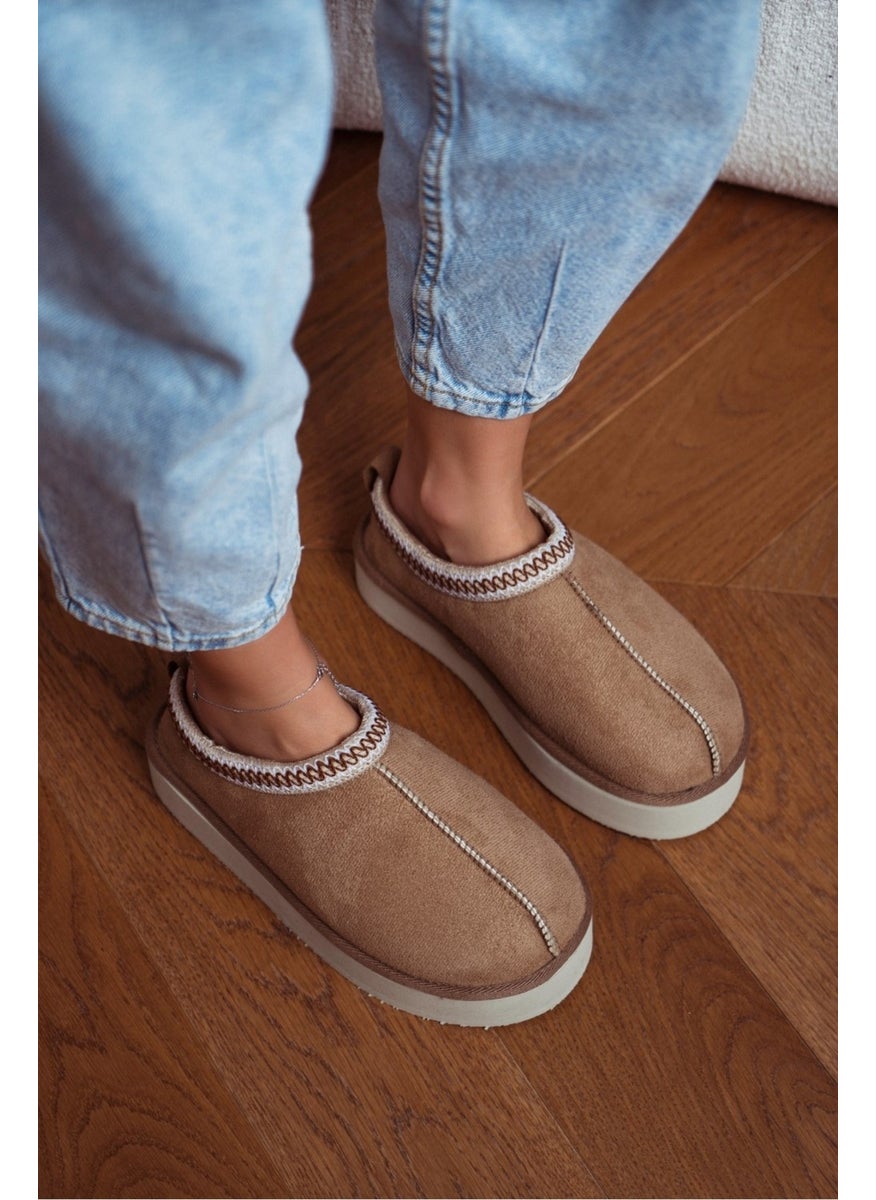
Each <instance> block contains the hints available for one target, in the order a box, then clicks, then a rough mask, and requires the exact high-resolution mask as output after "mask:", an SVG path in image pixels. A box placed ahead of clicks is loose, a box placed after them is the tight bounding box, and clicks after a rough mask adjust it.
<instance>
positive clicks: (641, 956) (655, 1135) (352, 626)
mask: <svg viewBox="0 0 876 1200" xmlns="http://www.w3.org/2000/svg"><path fill="white" fill-rule="evenodd" d="M345 559H346V561H345ZM688 590H689V591H693V592H694V593H695V594H696V595H699V589H688ZM296 603H297V605H298V607H299V608H300V609H301V612H302V615H303V616H304V617H305V619H306V621H307V625H308V628H309V629H310V631H311V633H313V634H314V635H317V633H318V637H319V642H320V645H321V646H322V648H323V649H324V651H325V652H326V653H328V654H329V655H330V660H331V662H332V664H333V666H334V667H335V669H336V670H337V671H338V672H339V674H340V677H341V678H346V679H350V680H351V681H354V682H355V681H358V682H359V683H360V686H367V690H368V691H369V692H370V693H371V694H372V695H374V697H375V698H376V700H377V701H378V703H379V704H381V705H382V706H383V707H384V708H385V709H386V711H387V712H388V713H389V715H390V717H391V718H395V719H397V720H399V721H401V722H402V723H404V724H408V725H410V726H411V727H413V728H415V729H416V730H417V731H418V732H419V733H421V734H423V735H424V736H427V737H430V738H431V739H432V740H433V741H434V742H435V743H436V744H437V745H439V746H440V747H441V748H442V749H443V750H445V751H447V752H448V753H450V754H452V755H454V756H455V757H456V758H459V759H460V760H461V761H463V762H465V763H466V764H467V765H468V766H470V767H472V768H473V769H474V770H476V771H478V772H480V773H481V774H482V775H484V776H485V777H486V778H487V779H489V780H490V782H491V783H493V784H494V785H495V786H497V787H499V788H500V789H501V790H502V791H504V792H505V794H506V795H508V796H510V797H511V798H512V799H513V800H514V801H515V802H516V803H518V804H519V805H520V806H521V807H522V808H523V809H524V810H526V811H527V812H529V813H530V815H531V816H533V817H534V818H535V819H536V820H537V821H539V823H540V824H541V825H543V826H544V827H545V828H546V829H547V830H548V831H549V832H550V833H551V834H552V835H553V836H554V837H556V838H557V840H558V841H559V842H560V843H561V844H562V845H564V846H565V847H566V849H567V850H568V851H569V852H570V853H571V855H572V857H573V859H574V860H575V861H576V862H577V863H578V865H579V866H580V867H581V870H582V872H583V874H584V875H585V877H586V878H587V879H588V880H589V881H590V883H591V885H592V887H593V890H594V907H595V914H596V915H595V949H594V958H593V962H592V964H591V966H590V968H589V969H588V971H587V974H586V975H585V977H584V979H583V981H582V983H581V985H580V986H579V988H578V989H577V990H576V992H575V993H574V994H573V996H572V997H570V998H569V1000H567V1001H566V1002H565V1003H564V1004H562V1005H561V1006H560V1007H559V1008H558V1009H557V1010H556V1011H555V1012H553V1013H550V1014H547V1015H546V1016H544V1017H541V1018H539V1020H537V1021H532V1022H527V1023H526V1024H524V1025H521V1026H515V1027H513V1028H509V1029H504V1030H500V1031H499V1036H500V1037H501V1039H502V1041H503V1043H504V1045H505V1046H506V1048H507V1049H508V1051H509V1052H510V1053H511V1054H512V1055H513V1056H514V1058H515V1059H516V1061H517V1063H518V1064H519V1066H520V1070H521V1071H522V1072H523V1073H525V1075H526V1076H527V1078H528V1079H529V1080H530V1081H531V1082H532V1083H533V1084H534V1085H535V1086H536V1087H537V1088H538V1090H539V1092H540V1094H541V1096H542V1097H543V1099H544V1101H545V1104H546V1105H547V1106H548V1108H549V1109H550V1110H551V1111H552V1112H553V1113H554V1114H555V1115H556V1116H557V1119H558V1120H559V1121H560V1122H561V1123H562V1124H563V1126H564V1128H565V1131H566V1134H567V1136H568V1138H569V1139H570V1140H571V1141H572V1142H573V1143H574V1145H575V1146H576V1147H577V1148H578V1149H579V1151H580V1153H581V1154H582V1156H583V1157H585V1158H586V1160H587V1162H588V1165H589V1166H590V1167H591V1169H592V1171H593V1173H594V1175H595V1176H596V1178H597V1179H598V1180H599V1181H600V1183H601V1184H602V1185H603V1186H604V1188H605V1190H606V1194H607V1195H612V1196H628V1195H631V1196H654V1195H656V1196H731V1195H732V1196H751V1197H754V1196H832V1195H835V1188H836V1177H835V1173H836V1158H835V1154H836V1151H835V1130H834V1108H835V1083H834V1080H833V1078H832V1077H831V1075H830V1073H829V1072H828V1071H827V1070H825V1068H824V1067H823V1065H822V1064H821V1063H820V1062H819V1061H818V1059H817V1057H816V1055H815V1054H814V1053H813V1051H812V1050H811V1049H810V1048H809V1047H808V1046H807V1045H806V1044H805V1043H804V1041H803V1039H802V1038H801V1036H800V1034H799V1033H798V1032H797V1031H796V1030H795V1029H794V1027H793V1025H792V1024H791V1022H790V1021H789V1020H788V1019H787V1017H786V1015H785V1014H784V1013H783V1012H782V1010H781V1008H780V1007H779V1005H777V1004H776V1003H775V1000H774V998H773V997H772V996H771V995H770V994H769V991H768V989H766V988H765V987H764V986H762V984H761V983H760V982H758V979H757V977H756V974H755V973H753V971H752V970H750V969H749V967H748V965H746V963H745V962H743V961H741V960H740V958H739V957H738V954H737V952H736V949H735V945H734V942H733V940H732V938H731V937H730V936H726V935H725V932H724V931H723V930H722V929H721V927H720V926H719V925H718V924H717V923H716V921H715V920H714V919H713V915H712V914H711V912H709V911H707V910H706V909H705V908H704V907H703V904H702V903H701V899H700V897H699V896H698V895H694V894H693V892H692V891H691V888H690V887H689V885H688V882H687V880H686V878H683V877H682V876H680V875H679V873H678V872H677V870H676V869H675V867H674V864H673V865H672V866H670V864H669V862H668V861H667V859H666V858H664V857H663V856H662V855H661V853H660V852H659V851H658V850H657V849H656V848H655V847H654V846H652V845H651V844H650V843H647V842H640V841H637V840H636V839H632V838H624V837H621V836H620V835H616V834H614V833H612V832H611V831H609V830H607V829H603V828H602V827H600V826H598V825H595V824H594V823H592V822H590V821H587V820H585V819H584V818H583V817H581V816H580V815H579V814H577V813H575V812H573V811H572V810H571V809H569V808H567V807H566V806H565V805H563V804H561V803H559V802H558V801H556V800H555V799H554V798H553V797H551V796H549V794H548V793H547V792H546V791H545V790H544V789H543V788H541V787H540V785H539V784H537V783H536V782H535V780H534V779H533V778H532V776H530V775H529V774H528V773H527V772H526V771H525V770H524V769H523V768H522V767H521V766H520V763H519V761H518V760H517V759H516V757H515V756H514V755H513V754H512V752H511V751H510V750H509V748H508V747H507V746H506V744H505V742H504V741H503V740H502V738H501V737H500V736H499V734H498V733H497V732H496V730H495V728H494V726H493V725H492V723H491V722H490V721H489V719H488V718H487V717H486V715H485V714H484V712H483V710H482V709H481V708H480V706H479V705H478V704H477V703H476V702H475V701H474V700H473V699H472V697H471V696H470V694H469V693H468V691H467V690H466V689H465V688H464V687H463V685H462V684H461V683H459V681H458V680H456V679H455V678H454V677H453V676H451V675H450V673H449V672H448V671H446V670H445V669H444V668H442V667H441V666H440V665H438V664H437V663H436V662H435V660H433V659H432V658H431V657H430V656H429V655H427V654H426V653H425V652H423V651H421V650H419V649H418V648H417V647H415V646H414V645H413V644H412V643H410V642H407V641H406V640H405V639H403V638H401V637H400V636H398V635H396V634H394V633H393V632H392V631H391V630H389V629H388V628H387V627H386V626H384V625H383V623H382V622H380V621H379V619H378V618H377V617H376V616H374V615H373V614H371V613H370V612H365V613H362V614H361V615H359V614H357V603H358V602H357V598H356V594H355V585H354V583H353V580H352V569H351V564H350V562H349V556H341V555H335V554H330V553H325V552H321V553H318V554H315V553H310V554H308V555H306V556H305V563H304V568H303V572H302V575H301V578H300V581H299V585H298V592H297V600H296ZM736 603H738V601H734V600H733V599H731V601H730V604H731V606H732V605H733V604H736ZM722 628H723V627H722ZM731 628H733V627H732V626H731ZM758 634H759V636H758ZM772 634H773V631H772V629H771V627H770V626H769V625H766V626H764V627H762V628H761V627H758V629H756V630H751V629H750V628H746V630H745V636H747V637H751V638H752V641H753V646H752V649H751V657H750V658H746V659H745V660H744V661H743V663H742V664H741V670H742V671H743V672H744V671H751V670H754V671H756V672H758V673H759V672H762V671H763V670H764V666H763V661H764V660H766V661H767V662H773V663H777V662H780V661H783V660H782V658H781V656H782V654H783V653H784V650H785V647H784V646H781V647H780V649H779V650H778V651H776V652H775V654H776V657H775V658H774V659H772V660H771V659H770V657H769V655H770V646H771V644H772ZM716 640H717V639H716ZM720 648H721V649H722V650H725V651H726V650H728V648H727V647H724V646H721V647H720ZM728 657H729V652H728ZM747 682H748V680H747V675H744V674H743V683H744V684H746V685H747ZM801 686H804V685H803V683H802V682H801ZM783 728H787V727H782V726H780V727H779V731H778V733H777V734H776V736H781V734H782V729H783ZM762 744H763V743H762V742H761V743H759V745H762ZM771 753H772V756H770V752H768V753H767V755H766V756H765V757H766V763H765V764H764V765H763V766H761V768H760V778H761V793H760V794H762V793H763V786H764V781H765V780H766V779H767V777H768V776H769V772H770V770H771V769H773V768H774V769H776V770H781V765H780V764H781V754H780V752H779V751H773V752H771ZM755 777H756V778H757V771H755ZM766 787H767V788H768V787H769V784H768V783H766ZM804 811H805V810H804ZM717 828H718V829H720V828H721V827H720V826H718V827H717ZM714 832H715V831H712V832H707V833H706V834H703V835H701V836H700V837H698V838H695V839H692V841H691V843H690V852H691V854H692V855H693V856H694V857H695V856H696V850H697V848H698V847H701V846H706V847H707V846H708V839H709V838H711V837H713V836H714ZM792 832H793V830H792V829H791V830H789V833H788V839H787V844H788V845H789V846H790V845H791V844H792V838H791V834H792ZM755 836H756V837H757V839H758V840H759V842H760V845H759V846H758V847H757V849H754V848H752V850H751V851H750V854H749V857H750V858H752V859H753V860H754V861H755V862H760V861H764V862H767V863H768V861H769V855H770V851H771V848H772V836H771V831H770V828H769V827H767V828H766V829H765V830H759V831H758V832H757V834H756V835H755V834H752V838H754V837H755ZM709 861H712V860H711V859H709ZM751 873H753V871H752V872H751ZM801 873H802V872H801ZM715 874H716V876H717V879H716V881H715V884H714V888H715V893H716V896H717V897H720V895H721V890H720V889H721V885H722V881H723V882H724V883H725V884H726V896H727V904H728V905H729V904H731V903H733V904H736V905H737V906H738V908H739V911H738V914H737V920H736V922H735V924H734V925H733V927H732V930H731V931H728V932H732V935H733V936H734V937H735V936H739V937H742V941H743V946H745V945H746V940H745V938H744V937H743V936H742V935H743V933H744V931H745V930H746V929H747V928H748V926H750V925H758V924H760V923H763V922H764V921H765V920H766V921H769V922H771V923H774V924H775V925H776V927H777V928H781V927H782V926H783V924H784V923H785V922H786V920H787V915H788V913H790V916H791V917H792V918H794V917H795V913H796V910H795V907H794V904H793V903H789V901H788V897H787V896H786V895H785V893H784V892H783V891H782V889H780V888H777V889H775V890H774V892H773V894H772V896H768V897H767V898H766V900H765V898H764V896H763V894H762V891H757V892H755V893H753V894H746V893H745V891H744V889H743V888H740V887H738V886H737V883H736V881H735V880H727V879H726V876H727V871H726V864H722V870H720V871H716V872H715ZM767 875H768V871H767ZM697 878H699V876H697ZM816 919H817V913H816V914H814V915H813V920H816ZM788 928H789V931H791V932H793V929H794V924H793V920H792V921H791V922H789V924H788ZM777 936H778V935H777ZM751 942H752V938H751V937H749V938H748V946H749V947H750V945H751ZM821 944H822V943H821V939H820V938H819V940H818V943H817V944H816V945H813V941H812V939H811V938H809V939H807V941H806V942H805V943H804V946H803V947H802V948H801V950H800V956H801V958H802V960H803V966H802V967H801V970H802V971H803V978H805V979H806V984H805V986H801V976H800V974H798V973H797V972H795V974H794V975H793V976H792V978H791V979H790V980H789V983H788V988H787V990H786V993H785V998H786V999H787V998H788V996H789V995H792V996H793V993H794V989H796V991H797V993H798V995H797V996H793V999H794V1001H795V1004H792V1005H790V1006H791V1007H792V1008H793V1011H794V1015H795V1016H796V1015H797V1013H798V1012H799V1011H801V1010H802V1011H803V1012H804V1013H805V1012H806V1011H807V1010H806V1004H807V1002H806V1000H805V998H803V997H802V996H800V995H799V993H800V992H805V991H806V990H808V988H809V986H810V978H811V976H812V974H813V972H817V970H818V966H817V964H816V963H815V962H814V961H813V959H814V956H815V955H816V954H817V953H819V952H820V950H821Z"/></svg>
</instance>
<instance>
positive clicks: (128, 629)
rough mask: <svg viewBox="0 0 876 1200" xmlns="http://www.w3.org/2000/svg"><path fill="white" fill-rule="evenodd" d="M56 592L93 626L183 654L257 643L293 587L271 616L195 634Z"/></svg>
mask: <svg viewBox="0 0 876 1200" xmlns="http://www.w3.org/2000/svg"><path fill="white" fill-rule="evenodd" d="M56 595H57V598H58V603H59V604H60V605H61V607H62V608H63V609H64V610H65V611H66V612H68V613H70V615H71V616H72V617H75V618H76V619H77V620H78V621H82V622H83V624H85V625H90V626H91V627H92V629H99V630H100V631H101V632H102V633H112V634H115V636H116V637H123V638H125V639H126V640H127V641H129V642H139V643H140V644H141V645H143V646H153V647H154V648H155V649H157V650H172V651H174V652H175V653H177V654H182V653H184V652H185V651H190V650H231V649H232V648H233V647H234V646H242V645H244V644H245V643H246V642H254V641H256V639H257V638H260V637H262V636H264V634H266V633H270V631H271V630H272V629H273V628H274V626H275V625H276V624H277V623H278V621H279V620H280V618H281V617H282V616H283V614H284V613H285V611H286V608H287V606H288V603H289V599H291V597H292V587H291V585H290V587H289V593H288V598H287V600H286V602H285V603H283V604H280V605H276V606H274V607H273V608H272V609H271V611H270V612H269V613H268V614H267V616H265V617H263V618H262V620H261V621H259V622H258V623H257V624H255V625H252V626H249V627H247V628H246V629H244V630H237V631H235V632H229V633H216V634H206V633H205V634H191V635H189V634H184V633H179V634H177V633H164V632H159V631H158V630H156V629H155V628H154V626H150V625H143V624H141V623H140V622H138V621H132V620H130V619H129V618H127V617H123V616H122V615H121V614H119V613H114V612H112V610H109V609H106V610H101V609H95V608H89V607H88V606H87V605H84V604H82V603H80V602H79V601H78V600H74V599H73V598H72V596H68V595H65V594H63V593H61V592H57V591H56Z"/></svg>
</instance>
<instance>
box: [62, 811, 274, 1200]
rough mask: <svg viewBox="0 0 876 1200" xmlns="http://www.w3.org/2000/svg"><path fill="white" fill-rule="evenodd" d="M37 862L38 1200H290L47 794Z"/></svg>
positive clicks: (191, 1032) (119, 911) (115, 903)
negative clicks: (152, 1199)
mask: <svg viewBox="0 0 876 1200" xmlns="http://www.w3.org/2000/svg"><path fill="white" fill-rule="evenodd" d="M40 859H41V863H42V872H41V877H40V884H41V896H40V919H41V939H40V942H41V945H40V1046H41V1056H40V1105H39V1116H40V1141H41V1148H42V1154H41V1162H40V1167H41V1171H40V1186H39V1194H40V1196H43V1197H47V1196H193V1195H211V1196H283V1195H285V1194H286V1192H285V1189H284V1188H283V1186H282V1184H281V1183H280V1181H279V1180H278V1179H277V1178H276V1177H275V1176H273V1175H272V1173H271V1169H270V1165H269V1164H268V1163H266V1161H265V1154H264V1148H263V1147H262V1146H261V1145H260V1143H259V1142H258V1139H257V1138H256V1137H255V1136H254V1134H253V1131H252V1129H251V1127H250V1126H249V1124H248V1123H247V1121H246V1120H245V1119H244V1117H243V1116H242V1114H241V1112H240V1110H239V1109H238V1107H237V1105H236V1104H235V1102H234V1100H233V1099H232V1097H231V1095H230V1094H229V1092H228V1091H227V1089H226V1088H225V1086H224V1085H223V1083H222V1082H221V1080H220V1078H219V1076H218V1075H217V1074H216V1072H215V1070H214V1069H213V1067H212V1064H211V1063H210V1062H209V1059H208V1057H207V1055H206V1053H205V1050H204V1047H203V1045H202V1044H201V1043H200V1042H199V1041H198V1040H197V1039H196V1038H195V1037H194V1036H193V1030H192V1028H191V1026H190V1025H189V1024H188V1022H187V1021H186V1020H185V1018H184V1016H183V1015H182V1013H181V1012H180V1009H179V1007H178V1006H177V1004H176V1003H175V1002H174V1000H173V999H172V997H171V995H170V993H169V991H168V988H167V985H166V983H165V982H164V980H163V979H162V978H161V976H160V975H159V973H158V972H157V971H156V969H155V967H154V965H153V964H152V963H151V962H150V960H149V958H148V957H147V955H146V954H145V953H144V951H143V949H142V947H141V946H140V944H139V942H138V940H137V937H136V935H135V934H134V932H133V930H132V928H131V926H130V924H129V923H128V921H127V920H126V918H125V917H124V915H123V913H122V912H121V910H120V908H119V906H118V904H117V902H116V899H115V897H114V896H113V894H112V892H111V891H110V890H109V889H108V888H107V887H106V885H105V884H104V882H103V880H102V879H101V878H100V877H99V875H98V874H97V873H96V872H95V870H94V867H93V865H92V863H91V862H90V861H89V860H88V858H87V856H86V855H85V853H84V852H83V850H82V848H81V846H80V845H79V842H78V840H77V839H76V838H75V836H74V835H73V833H72V831H71V830H70V827H69V826H68V825H67V823H66V822H65V821H64V819H63V817H62V816H61V815H60V814H59V812H58V811H57V809H56V807H55V805H54V803H53V802H52V800H50V799H49V796H48V789H45V790H44V793H43V795H42V797H41V801H40Z"/></svg>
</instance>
